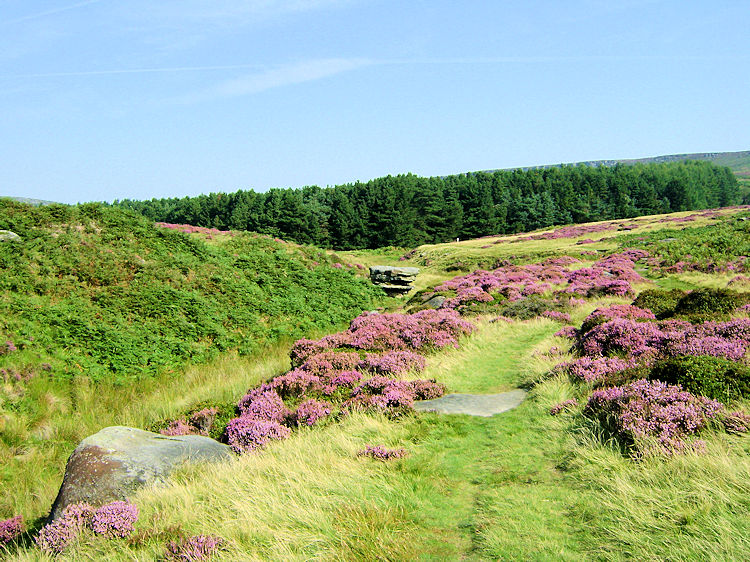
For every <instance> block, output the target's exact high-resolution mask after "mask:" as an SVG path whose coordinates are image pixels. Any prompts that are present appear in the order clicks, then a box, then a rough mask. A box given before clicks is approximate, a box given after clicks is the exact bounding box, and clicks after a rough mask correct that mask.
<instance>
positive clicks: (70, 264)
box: [0, 200, 378, 380]
mask: <svg viewBox="0 0 750 562" xmlns="http://www.w3.org/2000/svg"><path fill="white" fill-rule="evenodd" d="M0 229H9V230H12V231H14V232H16V233H17V234H18V235H20V236H21V238H22V241H21V242H18V243H8V244H2V245H0V264H1V265H2V268H3V271H4V274H3V276H2V278H1V279H0V290H1V291H2V294H3V299H2V301H0V314H1V315H2V324H0V328H1V329H2V330H3V336H4V337H5V338H6V339H8V340H10V341H12V342H13V343H14V345H15V346H16V347H18V348H19V353H17V354H14V355H13V356H12V357H13V358H14V359H15V363H12V364H11V363H8V362H9V361H11V356H7V357H4V358H3V363H4V365H3V366H5V367H10V368H17V369H20V370H24V369H25V368H26V365H25V364H24V360H28V362H29V363H30V364H32V365H36V364H37V363H46V364H49V367H47V370H48V371H50V372H51V375H50V376H54V377H63V376H65V377H70V376H73V375H76V374H84V375H86V376H88V377H91V378H93V379H95V380H99V379H103V378H107V379H109V380H111V379H112V378H113V377H114V378H116V379H117V380H126V379H133V378H140V377H143V376H149V375H152V374H154V373H156V372H159V371H160V370H163V369H168V368H175V367H178V366H180V365H182V364H184V363H185V362H201V361H205V360H207V359H210V358H212V357H214V356H215V355H216V354H217V353H220V352H224V351H229V350H237V351H239V352H240V353H249V352H251V351H253V350H256V349H258V348H259V346H262V345H264V344H265V343H270V342H273V341H276V340H278V339H279V338H280V337H286V338H295V337H300V336H302V335H304V334H306V333H307V332H309V331H311V330H317V329H324V328H327V327H330V326H334V325H337V324H340V323H341V322H344V321H346V320H348V319H349V318H350V317H351V316H352V315H356V313H358V312H359V311H361V310H363V309H365V308H368V307H371V306H372V304H373V303H374V299H376V298H377V297H378V292H377V291H376V290H375V289H374V288H373V287H372V285H371V284H370V283H369V282H367V281H366V280H365V279H363V278H361V277H355V276H354V275H352V273H351V271H350V270H345V269H335V268H332V267H330V262H329V260H327V258H326V257H325V255H324V254H323V253H321V252H319V251H318V250H315V249H306V248H302V247H299V246H296V245H295V246H292V245H288V244H285V243H283V242H281V241H274V240H272V239H270V238H267V237H261V236H256V235H251V234H237V235H236V236H231V237H229V240H228V241H227V243H226V244H223V245H222V246H220V247H217V246H216V245H208V244H207V243H205V242H204V241H201V240H198V239H196V238H191V237H190V236H188V235H186V234H184V233H181V232H177V231H174V230H171V229H166V228H157V227H155V226H154V225H153V224H152V223H151V222H150V221H148V220H146V219H144V218H142V217H138V216H136V215H134V214H131V213H128V212H125V211H122V210H120V209H117V208H107V207H101V206H98V205H83V206H80V207H66V206H48V207H39V208H31V207H28V206H25V205H19V204H15V203H12V202H9V201H7V200H6V201H0Z"/></svg>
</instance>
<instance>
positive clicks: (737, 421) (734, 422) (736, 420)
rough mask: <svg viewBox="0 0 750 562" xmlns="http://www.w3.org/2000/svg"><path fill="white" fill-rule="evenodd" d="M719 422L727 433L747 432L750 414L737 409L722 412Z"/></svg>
mask: <svg viewBox="0 0 750 562" xmlns="http://www.w3.org/2000/svg"><path fill="white" fill-rule="evenodd" d="M721 423H722V424H723V425H724V429H726V430H727V432H728V433H747V432H748V431H750V416H748V415H747V414H746V413H745V412H741V411H739V410H737V411H736V412H728V413H726V414H724V415H723V416H722V417H721Z"/></svg>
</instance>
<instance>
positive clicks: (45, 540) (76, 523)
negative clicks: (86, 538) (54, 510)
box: [34, 503, 96, 554]
mask: <svg viewBox="0 0 750 562" xmlns="http://www.w3.org/2000/svg"><path fill="white" fill-rule="evenodd" d="M95 514H96V510H95V509H94V508H93V507H92V506H90V505H89V504H87V503H75V504H71V505H69V506H68V507H66V508H65V509H64V510H63V512H62V515H61V516H60V517H59V518H57V519H56V520H55V521H53V522H52V523H48V524H47V525H45V526H44V527H43V528H42V530H41V531H39V534H38V535H37V536H36V538H35V539H34V540H35V542H36V544H37V546H38V547H39V548H40V549H42V551H44V552H46V553H47V554H59V553H61V552H62V551H63V550H65V549H66V548H67V547H68V545H70V543H71V542H73V541H74V540H75V539H76V537H78V535H79V534H80V533H81V531H83V530H84V529H85V528H88V527H91V524H92V522H93V519H94V515H95Z"/></svg>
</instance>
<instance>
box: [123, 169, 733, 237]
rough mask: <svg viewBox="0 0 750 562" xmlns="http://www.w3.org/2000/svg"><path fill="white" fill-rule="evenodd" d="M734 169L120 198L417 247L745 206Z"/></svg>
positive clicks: (187, 215) (187, 214)
mask: <svg viewBox="0 0 750 562" xmlns="http://www.w3.org/2000/svg"><path fill="white" fill-rule="evenodd" d="M739 199H740V194H739V188H738V185H737V180H736V179H735V177H734V175H733V174H732V172H731V171H730V170H729V168H726V167H720V166H716V165H714V164H712V163H710V162H703V161H684V162H672V163H666V164H636V165H632V166H626V165H617V166H614V167H604V166H600V167H590V166H582V165H579V166H561V167H553V168H544V169H532V170H525V171H524V170H500V171H496V172H478V173H469V174H461V175H455V176H446V177H432V178H423V177H418V176H415V175H412V174H406V175H400V176H395V177H394V176H387V177H384V178H378V179H374V180H371V181H368V182H357V183H354V184H344V185H338V186H335V187H328V188H320V187H317V186H312V187H304V188H302V189H271V190H270V191H267V192H265V193H255V192H254V191H237V192H235V193H229V194H227V193H212V194H210V195H200V196H198V197H184V198H182V199H178V198H172V199H152V200H150V201H131V200H127V199H126V200H124V201H116V202H115V204H116V205H120V206H122V207H127V208H129V209H133V210H136V211H138V212H140V213H142V214H144V215H146V216H147V217H149V218H151V219H153V220H155V221H164V222H170V223H187V224H192V225H195V226H206V227H215V228H219V229H238V230H250V231H255V232H260V233H263V234H270V235H272V236H278V237H280V238H284V239H287V240H293V241H295V242H299V243H302V244H315V245H317V246H322V247H329V248H336V249H354V248H378V247H382V246H403V247H407V246H408V247H411V246H416V245H419V244H424V243H436V242H446V241H449V240H452V239H455V238H457V237H458V238H461V239H465V238H476V237H479V236H485V235H491V234H508V233H514V232H523V231H529V230H534V229H537V228H542V227H547V226H552V225H557V224H569V223H579V222H589V221H597V220H607V219H616V218H626V217H634V216H638V215H648V214H655V213H665V212H671V211H686V210H694V209H707V208H712V207H721V206H726V205H733V204H735V203H738V202H739Z"/></svg>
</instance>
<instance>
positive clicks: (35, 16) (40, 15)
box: [0, 0, 102, 25]
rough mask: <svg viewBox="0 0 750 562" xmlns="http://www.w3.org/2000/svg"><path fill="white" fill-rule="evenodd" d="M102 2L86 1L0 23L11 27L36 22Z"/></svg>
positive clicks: (95, 0)
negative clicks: (36, 20)
mask: <svg viewBox="0 0 750 562" xmlns="http://www.w3.org/2000/svg"><path fill="white" fill-rule="evenodd" d="M101 1H102V0H85V1H84V2H77V3H75V4H70V5H69V6H63V7H62V8H55V9H53V10H47V11H46V12H39V13H37V14H31V15H28V16H22V17H20V18H16V19H12V20H7V21H4V22H2V23H0V25H10V24H13V23H21V22H24V21H29V20H35V19H39V18H44V17H47V16H53V15H55V14H59V13H60V12H67V11H68V10H75V9H76V8H83V7H84V6H88V5H90V4H98V3H99V2H101Z"/></svg>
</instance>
